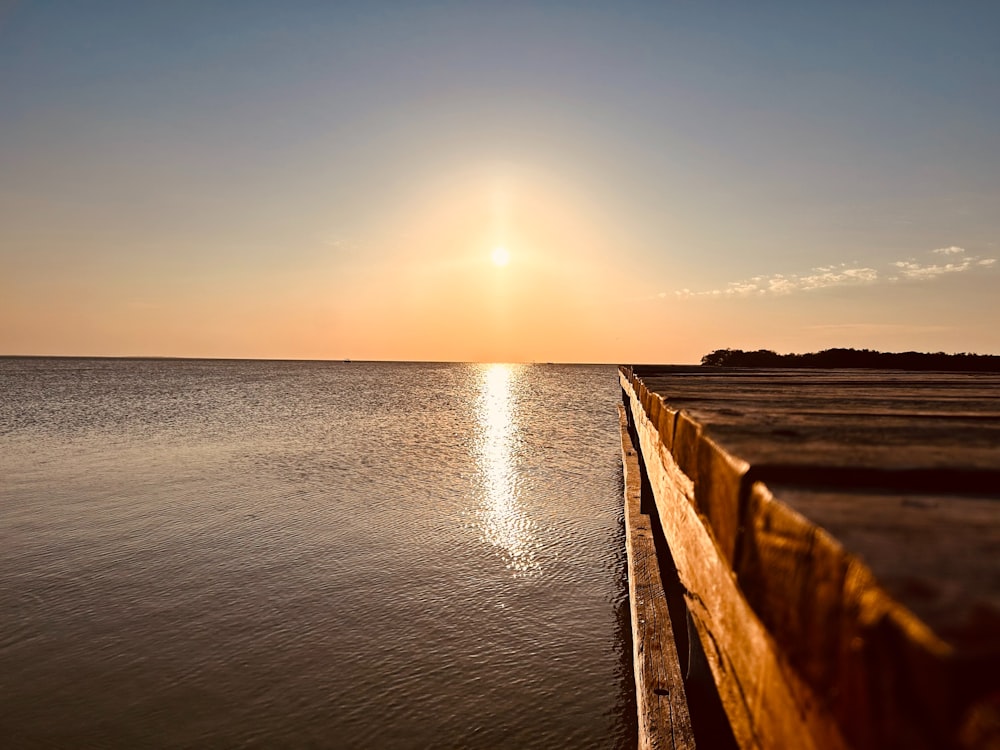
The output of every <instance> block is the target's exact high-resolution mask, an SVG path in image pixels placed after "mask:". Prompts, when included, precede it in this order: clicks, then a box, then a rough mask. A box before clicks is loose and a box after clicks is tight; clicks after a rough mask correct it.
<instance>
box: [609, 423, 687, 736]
mask: <svg viewBox="0 0 1000 750" xmlns="http://www.w3.org/2000/svg"><path fill="white" fill-rule="evenodd" d="M618 410H619V420H620V424H621V441H622V443H621V445H622V468H623V471H624V475H625V549H626V553H627V557H628V581H629V603H630V609H631V616H632V653H633V666H634V671H635V684H636V703H637V706H638V714H639V747H640V748H644V749H645V748H649V749H650V750H652V749H655V748H675V749H677V750H681V748H694V747H695V741H694V734H693V732H692V729H691V717H690V715H689V713H688V705H687V696H686V694H685V690H684V679H683V675H682V673H681V667H680V661H679V659H678V656H677V649H676V646H675V641H674V633H673V627H672V625H671V622H670V613H669V611H668V609H667V598H666V594H665V593H664V590H663V583H662V579H661V577H660V568H659V563H658V561H657V554H656V545H655V543H654V540H653V531H652V528H651V525H650V519H649V516H648V515H646V514H644V513H643V512H642V508H641V505H642V487H641V481H642V479H641V475H640V468H639V459H638V456H637V455H636V451H635V448H634V447H633V445H632V440H631V437H630V436H629V433H628V420H627V417H626V415H625V409H624V407H622V406H619V407H618Z"/></svg>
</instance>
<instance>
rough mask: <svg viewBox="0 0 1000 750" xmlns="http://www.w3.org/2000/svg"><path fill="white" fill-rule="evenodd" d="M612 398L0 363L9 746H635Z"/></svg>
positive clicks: (610, 383)
mask: <svg viewBox="0 0 1000 750" xmlns="http://www.w3.org/2000/svg"><path fill="white" fill-rule="evenodd" d="M616 397H617V382H616V373H615V370H614V368H611V367H574V366H518V365H455V364H388V363H379V364H362V363H352V364H347V363H279V362H224V361H215V362H211V361H123V360H121V361H119V360H42V359H5V360H3V359H0V746H3V747H43V746H67V747H85V746H91V747H139V746H141V747H193V746H201V747H250V746H253V747H276V746H297V747H306V746H312V747H364V748H368V747H379V748H394V747H395V748H410V747H413V748H419V747H435V748H438V747H444V748H448V747H456V748H457V747H486V748H489V747H511V748H530V747H537V748H551V747H575V748H588V747H593V748H612V747H627V746H629V745H632V746H634V742H635V736H634V731H635V730H634V726H633V724H634V719H633V716H634V705H633V704H632V703H631V701H632V697H631V694H632V684H631V679H632V678H631V673H630V666H629V662H630V658H631V657H630V649H631V646H630V643H629V640H628V639H629V635H628V620H627V617H628V614H627V588H626V582H625V578H624V575H625V574H624V568H625V561H624V551H623V527H622V520H621V514H620V496H621V467H620V459H619V453H618V428H617V417H616V415H615V410H614V409H615V399H616Z"/></svg>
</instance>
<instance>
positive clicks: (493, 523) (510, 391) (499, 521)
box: [476, 364, 538, 573]
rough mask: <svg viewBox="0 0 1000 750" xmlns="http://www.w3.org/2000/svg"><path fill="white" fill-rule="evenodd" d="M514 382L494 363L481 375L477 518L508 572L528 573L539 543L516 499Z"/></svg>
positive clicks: (509, 368)
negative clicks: (480, 495) (480, 500)
mask: <svg viewBox="0 0 1000 750" xmlns="http://www.w3.org/2000/svg"><path fill="white" fill-rule="evenodd" d="M516 382H517V370H516V369H515V366H513V365H506V364H494V365H488V366H487V367H486V368H485V369H484V370H483V373H482V388H481V392H480V397H479V404H478V408H477V414H476V416H477V419H478V424H477V439H476V461H477V463H478V465H479V474H480V481H481V482H482V486H483V495H484V497H483V507H482V509H481V514H480V516H481V523H482V530H483V535H484V537H485V539H486V541H488V542H489V543H490V544H492V545H494V546H495V547H497V548H498V549H499V550H500V552H501V554H502V555H503V556H504V559H505V560H506V562H507V567H508V568H510V569H511V570H514V571H516V572H518V573H528V572H530V571H532V570H536V569H537V568H538V563H537V561H536V560H535V549H536V546H537V542H536V540H535V538H534V529H533V524H532V522H531V519H530V518H528V516H527V515H526V514H525V512H524V508H523V506H522V503H521V499H520V488H519V483H518V473H517V450H518V446H519V444H520V441H521V436H520V430H519V427H518V423H517V418H516V410H517V401H516V397H515V391H516V388H515V386H516Z"/></svg>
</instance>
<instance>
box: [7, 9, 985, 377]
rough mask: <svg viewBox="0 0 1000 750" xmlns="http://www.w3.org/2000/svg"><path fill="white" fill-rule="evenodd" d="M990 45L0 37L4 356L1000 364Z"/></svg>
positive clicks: (744, 39)
mask: <svg viewBox="0 0 1000 750" xmlns="http://www.w3.org/2000/svg"><path fill="white" fill-rule="evenodd" d="M998 22H1000V6H997V5H996V4H994V3H961V4H955V5H952V6H946V5H945V4H941V3H933V4H932V3H924V4H922V3H879V4H877V5H876V4H868V3H762V4H752V5H751V4H741V3H688V2H685V3H656V4H652V3H649V4H646V3H632V4H630V3H616V4H614V5H612V4H607V5H598V4H593V3H591V4H581V3H574V4H570V3H535V4H518V3H510V4H507V3H505V4H498V3H493V4H487V3H482V4H476V3H359V4H350V3H294V2H290V3H255V2H243V3H211V2H202V3H183V2H178V3H163V4H160V3H155V4H154V3H100V2H97V3H87V2H82V3H60V2H18V3H13V4H10V3H8V4H6V5H2V4H0V271H2V274H0V276H2V278H0V293H2V298H3V299H0V352H3V353H25V354H29V353H39V354H152V355H178V356H181V355H191V356H273V357H319V358H326V357H330V358H340V357H344V356H351V357H353V358H357V359H360V358H379V359H397V358H405V359H487V360H490V359H518V360H531V359H537V360H541V361H552V360H580V361H696V360H697V359H698V357H700V355H701V354H703V353H705V352H707V351H710V350H711V349H714V348H718V347H723V346H731V347H743V348H747V347H753V348H757V347H758V346H763V347H767V348H774V349H778V350H785V351H787V350H799V351H801V350H806V349H815V348H822V347H826V346H874V347H878V348H882V349H931V350H938V349H943V350H946V351H956V350H958V351H961V350H976V351H983V352H992V353H1000V307H998V304H997V302H995V298H996V296H997V295H996V290H997V279H998V277H997V273H998V270H997V268H996V263H995V262H994V261H995V259H997V258H1000V246H998V242H1000V96H997V92H998V91H1000V45H997V44H996V41H995V30H996V29H997V28H1000V23H998ZM498 244H503V245H505V246H507V247H508V248H509V250H510V253H511V257H512V262H511V264H510V266H509V267H508V268H505V269H496V268H493V267H491V265H490V264H489V261H488V259H489V255H490V252H491V251H492V249H493V247H494V246H496V245H498ZM936 251H937V252H936ZM480 261H482V262H480ZM817 269H820V270H817ZM624 311H628V314H629V315H632V316H638V317H639V318H640V319H641V320H642V326H640V327H636V326H634V325H624V324H623V322H622V316H623V314H624Z"/></svg>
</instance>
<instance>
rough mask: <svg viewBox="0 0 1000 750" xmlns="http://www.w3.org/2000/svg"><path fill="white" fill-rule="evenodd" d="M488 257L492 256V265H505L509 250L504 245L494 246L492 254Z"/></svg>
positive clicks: (507, 261)
mask: <svg viewBox="0 0 1000 750" xmlns="http://www.w3.org/2000/svg"><path fill="white" fill-rule="evenodd" d="M490 257H492V258H493V265H494V266H506V265H507V264H508V263H510V252H509V251H508V250H507V248H505V247H496V248H494V249H493V255H491V256H490Z"/></svg>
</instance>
